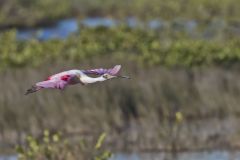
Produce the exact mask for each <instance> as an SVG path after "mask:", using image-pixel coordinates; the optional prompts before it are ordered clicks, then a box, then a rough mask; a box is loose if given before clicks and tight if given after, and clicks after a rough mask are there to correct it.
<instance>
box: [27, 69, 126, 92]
mask: <svg viewBox="0 0 240 160" xmlns="http://www.w3.org/2000/svg"><path fill="white" fill-rule="evenodd" d="M120 69H121V65H116V66H114V67H113V68H111V69H103V68H99V69H91V70H77V69H73V70H69V71H64V72H61V73H58V74H55V75H52V76H50V77H48V78H47V79H46V80H45V81H41V82H38V83H36V84H35V85H33V86H32V87H31V88H30V89H28V90H27V91H26V93H25V95H27V94H29V93H33V92H36V91H39V90H40V89H44V88H53V89H60V90H63V89H64V88H65V87H66V86H68V85H74V84H78V83H80V84H82V85H86V84H89V83H95V82H102V81H105V80H109V79H112V78H128V79H129V77H127V76H121V75H118V72H119V71H120ZM90 75H98V77H90Z"/></svg>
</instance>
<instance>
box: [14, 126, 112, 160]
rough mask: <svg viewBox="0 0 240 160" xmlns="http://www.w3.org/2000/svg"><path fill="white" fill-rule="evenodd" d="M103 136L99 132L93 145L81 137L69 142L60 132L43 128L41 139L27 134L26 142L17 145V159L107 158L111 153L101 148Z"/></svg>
mask: <svg viewBox="0 0 240 160" xmlns="http://www.w3.org/2000/svg"><path fill="white" fill-rule="evenodd" d="M105 137H106V134H105V133H103V134H101V135H100V136H99V138H98V139H97V142H96V145H95V147H94V144H91V142H88V143H87V142H86V141H85V140H83V139H82V140H80V141H79V143H76V142H74V144H71V143H70V142H69V140H68V139H67V138H62V134H61V133H53V134H50V133H49V131H48V130H45V131H44V133H43V137H42V138H41V139H40V138H38V139H37V138H34V137H32V136H28V137H27V140H26V142H27V144H26V145H25V146H24V145H21V146H17V147H16V150H17V152H18V157H19V160H29V159H34V160H42V159H48V160H60V159H68V160H86V159H89V160H90V159H91V160H108V159H109V158H110V157H111V153H110V152H109V151H106V150H104V149H103V148H102V145H103V142H104V139H105Z"/></svg>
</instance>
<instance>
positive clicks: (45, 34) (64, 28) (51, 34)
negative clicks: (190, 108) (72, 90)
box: [17, 17, 240, 41]
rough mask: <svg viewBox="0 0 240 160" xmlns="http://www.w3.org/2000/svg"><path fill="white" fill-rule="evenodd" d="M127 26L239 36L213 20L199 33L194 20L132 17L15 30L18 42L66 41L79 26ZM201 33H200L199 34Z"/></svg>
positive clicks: (235, 28)
mask: <svg viewBox="0 0 240 160" xmlns="http://www.w3.org/2000/svg"><path fill="white" fill-rule="evenodd" d="M121 24H124V25H127V26H129V27H133V28H145V29H152V30H159V31H163V32H164V30H167V29H169V28H170V29H172V30H173V31H179V32H184V33H186V34H187V35H189V36H190V37H193V38H196V37H197V38H207V39H211V38H214V37H216V36H219V35H220V34H221V32H222V33H224V32H225V31H228V32H229V33H233V34H234V35H235V36H240V28H239V27H238V26H229V25H228V24H227V23H226V22H225V21H223V20H213V21H212V22H210V23H209V24H208V25H207V26H206V27H205V28H204V29H203V30H202V31H199V27H200V24H199V23H198V22H197V21H195V20H181V19H176V20H173V21H171V22H169V21H164V20H161V19H153V20H149V21H147V22H142V21H140V20H138V19H136V18H134V17H129V18H127V19H126V20H122V21H120V20H116V19H111V18H102V17H95V18H86V19H83V20H81V21H78V20H77V19H74V18H71V19H64V20H60V21H59V22H58V23H56V24H55V25H52V26H49V27H39V28H34V29H25V30H24V29H21V30H17V39H18V40H29V39H38V40H42V41H45V40H50V39H66V38H68V37H69V36H71V35H73V34H76V33H77V32H79V31H80V26H85V27H89V28H94V27H100V26H102V27H115V26H118V25H121ZM199 32H201V33H199Z"/></svg>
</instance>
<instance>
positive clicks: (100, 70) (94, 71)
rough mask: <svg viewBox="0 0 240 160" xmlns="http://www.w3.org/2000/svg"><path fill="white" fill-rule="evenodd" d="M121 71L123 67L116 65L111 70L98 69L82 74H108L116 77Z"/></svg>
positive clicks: (85, 71) (84, 71)
mask: <svg viewBox="0 0 240 160" xmlns="http://www.w3.org/2000/svg"><path fill="white" fill-rule="evenodd" d="M120 69H121V65H116V66H114V67H113V68H110V69H103V68H98V69H90V70H83V71H82V72H83V73H84V74H95V75H103V74H105V73H108V74H110V75H116V74H117V73H118V72H119V71H120Z"/></svg>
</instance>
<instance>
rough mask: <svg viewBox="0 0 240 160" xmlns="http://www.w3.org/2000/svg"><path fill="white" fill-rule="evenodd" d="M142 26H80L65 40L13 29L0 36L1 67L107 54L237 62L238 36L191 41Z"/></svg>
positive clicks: (152, 61) (182, 62)
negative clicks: (27, 36)
mask: <svg viewBox="0 0 240 160" xmlns="http://www.w3.org/2000/svg"><path fill="white" fill-rule="evenodd" d="M96 35H97V36H96ZM164 37H173V38H168V39H166V38H165V39H164V38H162V35H161V34H160V33H157V32H154V31H144V30H141V29H130V28H127V27H118V28H111V29H106V28H96V29H87V28H83V29H82V30H81V32H80V35H78V36H72V37H70V38H69V39H67V40H65V41H61V40H51V41H46V42H39V41H37V40H30V41H27V42H19V41H17V40H16V38H15V31H8V32H5V33H3V34H2V35H1V36H0V68H1V69H4V68H9V67H10V68H11V67H13V68H14V67H23V66H39V65H40V64H43V63H46V62H51V61H59V60H60V61H61V60H68V61H72V62H79V61H84V60H87V59H91V58H93V57H94V58H96V57H102V56H110V55H111V57H112V58H114V57H115V58H117V59H120V60H125V59H127V60H130V61H131V60H132V61H136V62H139V63H140V64H143V65H150V66H151V65H163V66H171V67H174V66H182V67H192V66H209V65H217V66H219V65H223V66H224V65H232V64H235V63H236V62H239V61H240V47H239V46H240V39H237V38H232V39H230V38H229V39H226V40H211V41H209V40H203V39H200V40H192V39H190V38H187V37H186V36H185V37H186V38H182V37H184V36H183V35H182V34H176V35H165V36H164Z"/></svg>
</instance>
